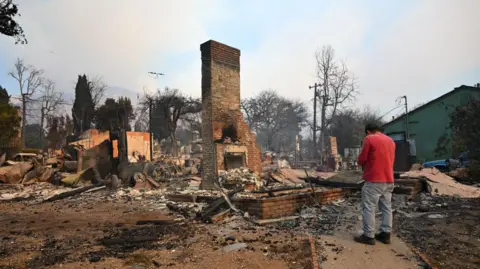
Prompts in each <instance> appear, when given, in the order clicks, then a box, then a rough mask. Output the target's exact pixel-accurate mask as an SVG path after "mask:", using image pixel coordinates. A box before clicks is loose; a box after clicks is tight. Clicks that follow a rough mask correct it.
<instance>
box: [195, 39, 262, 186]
mask: <svg viewBox="0 0 480 269" xmlns="http://www.w3.org/2000/svg"><path fill="white" fill-rule="evenodd" d="M200 51H201V54H202V107H203V110H202V135H203V138H202V142H203V160H202V169H203V174H202V178H203V180H202V185H201V187H202V189H212V188H213V187H214V185H213V182H214V180H215V179H216V178H217V176H218V170H223V169H224V167H221V166H222V165H223V163H224V161H223V158H222V152H217V150H218V149H219V148H217V146H216V145H217V144H219V143H220V144H222V143H224V141H225V138H226V136H228V135H230V136H232V134H233V136H234V137H229V138H230V139H229V141H230V140H233V141H230V142H235V143H238V144H240V145H243V146H245V147H246V149H247V153H246V164H247V167H248V168H249V169H250V170H252V171H253V172H257V173H260V172H261V159H260V148H259V147H258V145H257V144H256V137H255V135H254V134H253V133H252V132H251V131H250V129H249V127H248V124H247V123H246V122H245V120H244V119H243V115H242V112H241V111H240V50H238V49H236V48H233V47H230V46H227V45H224V44H222V43H219V42H217V41H213V40H210V41H207V42H205V43H203V44H202V45H200ZM224 132H225V133H224ZM227 132H228V133H227ZM218 155H220V156H218Z"/></svg>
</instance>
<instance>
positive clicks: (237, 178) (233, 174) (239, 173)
mask: <svg viewBox="0 0 480 269" xmlns="http://www.w3.org/2000/svg"><path fill="white" fill-rule="evenodd" d="M218 181H219V183H220V184H221V185H222V186H228V185H254V186H255V189H258V188H260V187H261V186H263V180H262V179H261V178H260V176H259V175H258V174H257V173H252V172H251V171H250V170H249V169H248V168H236V169H231V170H228V171H225V170H222V171H219V175H218Z"/></svg>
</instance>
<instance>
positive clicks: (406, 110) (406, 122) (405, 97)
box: [403, 95, 409, 140]
mask: <svg viewBox="0 0 480 269" xmlns="http://www.w3.org/2000/svg"><path fill="white" fill-rule="evenodd" d="M403 98H404V99H405V140H408V138H409V134H408V102H407V96H406V95H404V96H403Z"/></svg>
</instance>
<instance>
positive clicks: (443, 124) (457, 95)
mask: <svg viewBox="0 0 480 269" xmlns="http://www.w3.org/2000/svg"><path fill="white" fill-rule="evenodd" d="M470 98H476V99H478V98H480V86H479V85H478V84H477V87H471V86H465V85H462V86H460V87H458V88H455V89H454V90H453V91H451V92H448V93H446V94H444V95H442V96H440V97H438V98H437V99H434V100H432V101H430V102H428V103H426V104H424V105H422V106H420V107H417V108H415V109H413V110H412V111H409V113H408V135H409V141H410V144H411V145H410V153H411V155H412V156H416V157H415V159H416V161H417V162H419V161H420V162H421V161H432V160H438V159H445V158H451V157H452V154H453V153H452V145H451V130H450V115H451V113H452V112H453V111H454V110H455V108H456V107H458V106H461V105H463V104H466V103H467V102H468V101H469V100H470ZM405 127H406V126H405V115H402V116H400V117H398V118H396V119H393V120H392V121H391V122H389V123H386V124H385V125H383V129H384V133H385V134H387V135H388V136H390V137H392V138H393V140H395V141H404V140H405Z"/></svg>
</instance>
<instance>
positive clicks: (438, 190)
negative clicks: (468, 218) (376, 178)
mask: <svg viewBox="0 0 480 269" xmlns="http://www.w3.org/2000/svg"><path fill="white" fill-rule="evenodd" d="M400 178H417V179H425V180H426V181H427V183H428V185H429V186H430V187H431V189H432V193H433V194H437V195H449V196H458V197H463V198H478V197H480V188H478V187H475V186H469V185H464V184H461V183H459V182H457V181H455V180H454V179H453V178H452V177H450V176H448V175H446V174H444V173H442V172H440V171H439V170H438V169H436V168H423V169H420V170H414V171H408V172H406V173H404V174H402V175H400Z"/></svg>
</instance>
